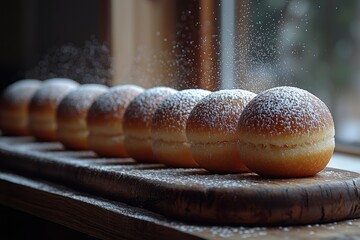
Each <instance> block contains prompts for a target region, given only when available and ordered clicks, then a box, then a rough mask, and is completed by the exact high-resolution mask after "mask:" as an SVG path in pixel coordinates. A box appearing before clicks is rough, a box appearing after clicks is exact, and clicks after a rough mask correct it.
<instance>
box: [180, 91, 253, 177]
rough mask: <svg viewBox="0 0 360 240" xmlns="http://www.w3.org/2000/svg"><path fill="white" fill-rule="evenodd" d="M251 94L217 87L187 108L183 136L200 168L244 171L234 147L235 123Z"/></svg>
mask: <svg viewBox="0 0 360 240" xmlns="http://www.w3.org/2000/svg"><path fill="white" fill-rule="evenodd" d="M254 96H255V94H254V93H251V92H248V91H245V90H240V89H235V90H221V91H217V92H214V93H212V94H210V95H208V96H206V97H205V98H203V99H202V100H201V101H200V102H199V103H198V104H197V105H196V106H195V107H194V109H193V110H192V111H191V113H190V116H189V118H188V120H187V123H186V136H187V139H188V141H189V143H190V144H191V153H192V156H193V157H194V160H195V161H196V162H197V163H198V164H199V166H200V167H202V168H205V169H207V170H209V171H212V172H222V173H224V172H244V171H247V168H246V167H245V166H244V164H243V163H242V160H241V159H240V157H239V154H238V152H237V149H236V143H237V140H238V135H237V132H236V128H237V122H238V119H239V118H240V115H241V112H242V110H243V109H244V107H245V106H246V104H247V103H248V102H249V101H250V100H251V99H252V98H253V97H254Z"/></svg>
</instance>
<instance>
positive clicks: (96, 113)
mask: <svg viewBox="0 0 360 240" xmlns="http://www.w3.org/2000/svg"><path fill="white" fill-rule="evenodd" d="M143 91H144V89H143V88H142V87H139V86H136V85H131V84H127V85H120V86H115V87H112V88H110V89H109V90H108V91H107V92H105V93H103V94H101V95H100V96H99V97H98V98H97V99H96V100H95V101H94V103H93V104H92V105H91V107H90V109H89V113H88V118H89V119H93V118H101V119H108V118H111V119H117V118H122V117H123V115H124V112H125V109H126V107H127V106H128V105H129V104H130V102H131V101H132V100H133V99H134V98H135V97H136V96H138V95H139V94H140V93H141V92H143Z"/></svg>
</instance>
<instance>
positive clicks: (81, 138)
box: [0, 79, 335, 177]
mask: <svg viewBox="0 0 360 240" xmlns="http://www.w3.org/2000/svg"><path fill="white" fill-rule="evenodd" d="M0 107H1V108H0V127H1V129H2V131H3V132H4V133H5V134H8V135H32V136H34V137H35V138H36V139H38V140H41V141H59V142H61V143H62V144H63V145H64V146H65V148H67V149H72V150H88V149H90V150H93V151H94V152H96V153H97V154H98V155H99V156H102V157H131V158H133V159H135V160H136V161H138V162H161V163H164V164H165V165H167V166H172V167H202V168H205V169H207V170H209V171H211V172H218V173H229V172H246V171H249V170H250V171H253V172H255V173H258V174H260V175H262V176H267V177H305V176H312V175H315V174H316V173H318V172H319V171H321V170H322V169H323V168H325V166H326V165H327V163H328V162H329V160H330V158H331V156H332V153H333V150H334V134H335V131H334V123H333V119H332V116H331V113H330V111H329V109H328V108H327V107H326V105H325V104H324V103H323V102H322V101H321V100H320V99H318V98H317V97H315V96H314V95H312V94H311V93H309V92H307V91H305V90H302V89H299V88H294V87H277V88H272V89H269V90H266V91H264V92H261V93H259V94H258V95H256V94H254V93H252V92H249V91H245V90H241V89H232V90H220V91H215V92H210V91H206V90H201V89H187V90H181V91H177V90H175V89H172V88H169V87H154V88H150V89H143V88H141V87H139V86H135V85H119V86H114V87H111V88H108V87H106V86H104V85H100V84H83V85H79V84H78V83H76V82H75V81H73V80H70V79H49V80H45V81H43V82H40V81H38V80H22V81H18V82H16V83H14V84H12V85H10V86H9V87H7V88H6V89H5V91H4V92H3V94H2V96H1V102H0Z"/></svg>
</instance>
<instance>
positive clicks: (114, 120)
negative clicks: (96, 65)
mask: <svg viewBox="0 0 360 240" xmlns="http://www.w3.org/2000/svg"><path fill="white" fill-rule="evenodd" d="M143 91H144V89H143V88H141V87H138V86H135V85H120V86H115V87H112V88H110V89H109V91H107V92H105V93H103V94H101V95H100V96H99V97H98V98H97V99H96V100H95V101H94V102H93V104H92V105H91V107H90V109H89V111H88V115H87V126H88V129H89V136H88V144H89V148H90V149H91V150H93V151H94V152H95V153H96V154H97V155H98V156H101V157H128V154H127V152H126V150H125V147H124V138H125V137H124V132H123V117H124V113H125V109H126V108H127V106H128V105H129V104H130V102H131V101H132V100H133V99H134V98H135V97H137V96H138V95H139V94H140V93H142V92H143Z"/></svg>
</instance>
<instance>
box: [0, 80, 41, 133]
mask: <svg viewBox="0 0 360 240" xmlns="http://www.w3.org/2000/svg"><path fill="white" fill-rule="evenodd" d="M40 86H41V81H39V80H35V79H24V80H20V81H17V82H15V83H13V84H11V85H9V86H8V87H7V88H6V89H5V90H4V92H3V93H2V96H1V103H0V106H1V107H0V127H1V130H2V132H3V134H5V135H18V136H27V135H30V131H29V104H30V101H31V98H32V97H33V96H34V94H35V92H36V91H37V90H38V89H39V88H40Z"/></svg>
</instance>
